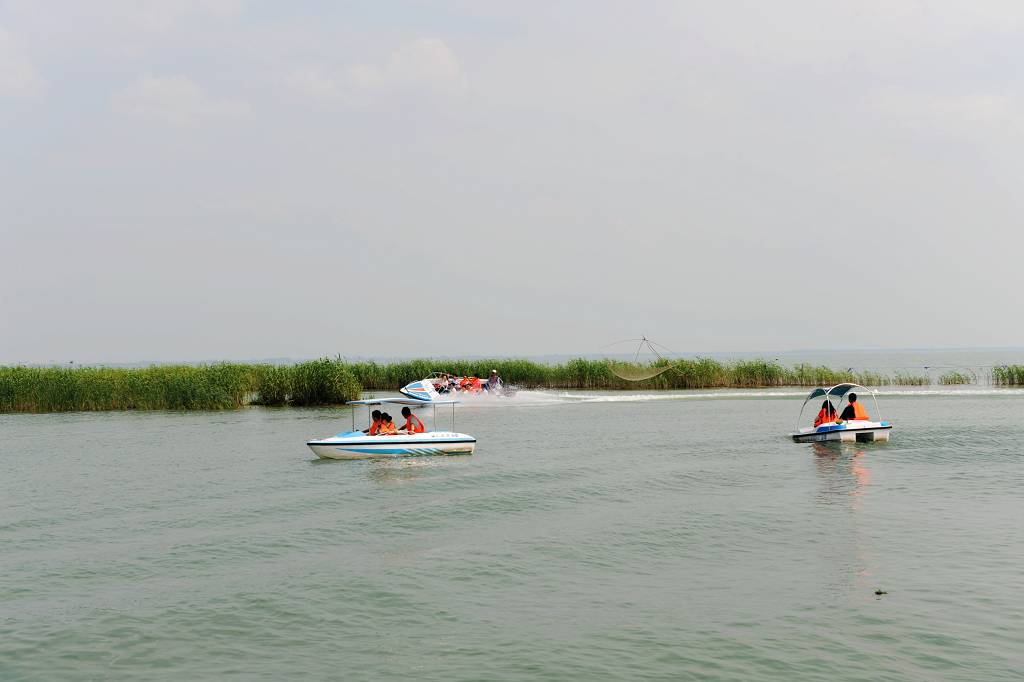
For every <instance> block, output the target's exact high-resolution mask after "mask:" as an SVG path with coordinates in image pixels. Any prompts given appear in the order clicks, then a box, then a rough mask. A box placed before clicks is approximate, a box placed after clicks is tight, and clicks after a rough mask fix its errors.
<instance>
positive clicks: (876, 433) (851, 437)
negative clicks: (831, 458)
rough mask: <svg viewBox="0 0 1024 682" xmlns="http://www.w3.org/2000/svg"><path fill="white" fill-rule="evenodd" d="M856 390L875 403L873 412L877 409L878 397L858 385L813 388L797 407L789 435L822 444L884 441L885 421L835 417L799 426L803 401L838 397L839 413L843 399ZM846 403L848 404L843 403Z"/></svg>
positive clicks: (889, 425) (886, 434)
mask: <svg viewBox="0 0 1024 682" xmlns="http://www.w3.org/2000/svg"><path fill="white" fill-rule="evenodd" d="M855 388H857V389H860V390H862V391H864V393H868V394H870V395H871V398H872V399H873V400H874V402H875V414H879V411H878V398H877V397H876V394H875V391H872V390H870V389H867V388H865V387H864V386H860V385H858V384H839V385H837V386H833V387H832V388H827V389H826V388H816V389H814V390H813V391H811V393H810V395H808V396H807V398H806V399H805V400H804V404H803V405H801V407H800V416H799V417H797V428H796V431H795V432H794V433H793V434H792V436H793V440H794V441H796V442H797V443H825V442H828V441H835V442H841V443H854V442H859V443H864V442H885V441H888V440H889V432H890V431H892V423H890V422H887V421H867V420H863V419H848V420H845V421H843V420H838V419H837V420H836V421H832V422H827V423H824V424H821V425H820V426H817V427H815V426H808V427H803V428H801V427H800V420H801V419H802V418H803V414H804V408H805V407H807V403H809V402H810V401H812V400H814V399H816V398H824V399H825V400H828V401H829V402H831V399H832V398H836V399H837V400H838V403H839V404H838V405H837V406H836V409H835V413H836V414H842V405H843V400H845V399H846V397H847V395H848V394H849V393H850V392H851V391H852V390H853V389H855ZM847 404H848V403H847Z"/></svg>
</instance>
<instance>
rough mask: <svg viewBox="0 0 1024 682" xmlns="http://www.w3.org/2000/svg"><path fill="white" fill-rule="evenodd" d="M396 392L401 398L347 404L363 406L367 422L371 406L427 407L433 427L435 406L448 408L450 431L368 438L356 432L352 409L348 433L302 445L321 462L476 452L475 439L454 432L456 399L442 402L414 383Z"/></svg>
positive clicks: (426, 385)
mask: <svg viewBox="0 0 1024 682" xmlns="http://www.w3.org/2000/svg"><path fill="white" fill-rule="evenodd" d="M400 390H401V392H402V396H401V397H395V398H371V399H368V400H352V401H349V403H348V404H349V405H365V406H366V415H367V421H370V410H371V408H372V407H373V406H374V405H401V406H405V407H408V408H410V409H412V410H417V409H424V408H426V407H431V408H432V411H433V423H432V425H433V426H435V427H436V425H437V407H438V405H444V406H448V405H450V406H451V408H452V421H451V424H452V428H451V430H450V431H426V432H423V433H399V434H397V435H375V436H371V435H368V434H367V433H364V432H363V431H357V430H356V416H355V415H356V409H355V408H353V409H352V430H351V431H343V432H342V433H339V434H336V435H334V436H331V437H329V438H322V439H319V440H311V441H308V442H307V443H306V445H307V446H309V449H310V450H312V451H313V453H314V454H316V456H317V457H320V458H321V459H388V458H394V457H416V456H423V455H471V454H473V451H474V450H475V449H476V438H474V437H473V436H470V435H468V434H465V433H458V432H457V431H455V405H456V404H457V403H458V402H459V401H458V400H444V399H442V398H441V397H440V396H439V395H438V393H437V391H435V390H434V387H433V385H432V384H430V382H423V381H415V382H413V383H411V384H409V385H408V386H404V387H402V388H401V389H400Z"/></svg>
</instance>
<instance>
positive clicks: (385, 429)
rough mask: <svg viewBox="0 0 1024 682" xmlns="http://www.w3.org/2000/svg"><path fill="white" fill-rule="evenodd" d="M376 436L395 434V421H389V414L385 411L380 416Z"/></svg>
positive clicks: (396, 433) (396, 429) (396, 432)
mask: <svg viewBox="0 0 1024 682" xmlns="http://www.w3.org/2000/svg"><path fill="white" fill-rule="evenodd" d="M377 435H378V436H397V435H398V428H397V427H395V422H393V421H391V415H390V414H388V413H387V412H385V413H384V414H382V415H381V416H380V430H378V431H377Z"/></svg>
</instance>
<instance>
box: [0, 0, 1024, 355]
mask: <svg viewBox="0 0 1024 682" xmlns="http://www.w3.org/2000/svg"><path fill="white" fill-rule="evenodd" d="M1022 72H1024V3H1020V2H1010V1H1007V2H1000V1H996V0H987V1H986V2H983V3H970V2H963V1H956V2H940V1H935V2H920V1H919V0H915V1H906V0H878V1H875V0H858V1H856V2H828V3H824V2H816V1H807V2H784V1H778V2H770V3H769V2H760V1H751V2H728V1H726V2H642V1H641V2H604V3H598V2H593V1H590V0H578V1H575V2H573V1H569V2H552V1H550V0H547V1H544V2H528V1H519V2H503V3H498V2H493V3H492V2H478V1H473V0H465V1H453V2H425V1H424V2H413V1H410V2H383V1H381V2H339V1H324V2H309V1H307V2H302V3H282V2H276V1H274V2H272V1H270V0H266V1H259V0H165V1H162V2H159V1H152V2H146V1H143V0H116V1H109V2H105V1H99V0H97V1H94V2H75V1H72V0H68V1H67V2H45V1H41V0H25V1H6V2H4V1H2V0H0V243H2V245H3V259H2V265H0V362H8V363H9V362H47V361H68V360H75V361H76V362H122V361H124V362H127V361H136V360H161V361H169V360H198V359H216V358H223V359H243V358H262V357H294V358H300V357H314V356H320V355H334V354H337V353H340V354H342V355H371V356H419V355H438V354H443V355H460V354H473V355H481V354H483V355H487V354H496V355H535V354H544V353H577V352H578V353H593V352H596V351H597V350H598V349H599V348H600V347H601V346H603V345H604V344H607V343H609V342H611V341H614V340H616V339H621V338H628V337H632V336H637V335H639V334H640V333H645V334H647V335H648V336H650V337H652V338H654V339H655V340H657V341H660V342H662V343H663V344H665V345H667V346H670V347H672V348H675V349H678V350H680V351H748V350H761V349H765V350H773V349H777V350H783V349H792V348H829V347H833V348H835V347H839V348H871V347H945V346H989V345H996V346H1019V345H1022V343H1024V342H1022V339H1024V315H1022V314H1021V303H1020V300H1021V295H1022V291H1021V290H1022V284H1024V274H1022V272H1021V267H1020V262H1021V255H1022V253H1024V236H1022V234H1024V233H1022V230H1021V227H1020V225H1021V219H1022V216H1024V212H1022V210H1021V209H1022V187H1021V182H1022V176H1024V173H1022V170H1024V168H1022V164H1024V83H1022V79H1021V73H1022Z"/></svg>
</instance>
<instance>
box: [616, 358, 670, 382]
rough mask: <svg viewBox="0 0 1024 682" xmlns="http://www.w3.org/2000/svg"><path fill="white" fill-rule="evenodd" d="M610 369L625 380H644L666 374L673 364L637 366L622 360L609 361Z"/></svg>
mask: <svg viewBox="0 0 1024 682" xmlns="http://www.w3.org/2000/svg"><path fill="white" fill-rule="evenodd" d="M608 369H609V370H610V371H611V373H612V374H614V375H615V376H617V377H619V378H620V379H624V380H625V381H644V380H645V379H653V378H654V377H656V376H659V375H661V374H664V373H665V372H667V371H669V370H670V369H672V365H665V366H659V367H637V366H636V365H627V364H625V363H622V362H610V363H608Z"/></svg>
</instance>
